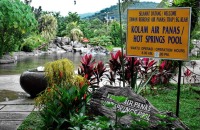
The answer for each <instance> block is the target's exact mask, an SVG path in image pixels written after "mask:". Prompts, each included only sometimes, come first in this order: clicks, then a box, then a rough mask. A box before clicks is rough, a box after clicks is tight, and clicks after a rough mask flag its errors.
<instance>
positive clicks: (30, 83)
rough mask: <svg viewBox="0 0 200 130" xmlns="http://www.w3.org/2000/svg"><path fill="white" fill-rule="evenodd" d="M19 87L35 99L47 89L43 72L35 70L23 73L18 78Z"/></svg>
mask: <svg viewBox="0 0 200 130" xmlns="http://www.w3.org/2000/svg"><path fill="white" fill-rule="evenodd" d="M20 85H21V87H22V89H23V90H24V91H25V92H27V93H28V94H30V95H31V97H36V96H37V95H38V94H39V93H41V92H42V91H44V90H45V89H46V88H47V80H46V79H45V72H44V71H37V70H36V69H35V70H29V71H25V72H23V73H22V74H21V76H20Z"/></svg>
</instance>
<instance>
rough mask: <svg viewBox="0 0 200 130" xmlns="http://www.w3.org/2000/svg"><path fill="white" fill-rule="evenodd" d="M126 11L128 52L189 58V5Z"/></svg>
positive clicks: (181, 58)
mask: <svg viewBox="0 0 200 130" xmlns="http://www.w3.org/2000/svg"><path fill="white" fill-rule="evenodd" d="M127 13H128V19H127V46H126V53H127V56H133V57H152V58H162V59H176V60H189V43H190V21H191V8H168V9H128V11H127Z"/></svg>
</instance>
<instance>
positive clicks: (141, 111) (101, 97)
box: [90, 85, 188, 129]
mask: <svg viewBox="0 0 200 130" xmlns="http://www.w3.org/2000/svg"><path fill="white" fill-rule="evenodd" d="M112 96H123V97H126V98H127V99H126V100H125V101H124V102H121V103H119V102H117V101H116V100H113V98H112ZM105 104H114V107H113V108H108V107H107V106H106V105H105ZM90 106H91V113H92V114H94V115H104V116H106V117H109V118H111V119H112V120H115V119H116V116H115V113H116V111H117V112H123V113H124V112H125V113H127V114H126V115H125V116H123V117H121V118H118V123H120V124H122V125H125V126H130V124H131V122H132V121H133V120H138V117H143V118H144V120H145V121H147V122H149V123H150V126H149V128H150V129H157V128H160V126H158V124H157V123H158V122H166V123H167V124H170V129H176V128H181V129H188V128H187V127H186V126H185V125H184V124H183V123H182V122H181V121H180V120H179V119H176V120H175V121H170V120H168V118H163V119H162V118H159V117H158V116H157V115H165V116H166V117H173V118H176V116H175V115H174V114H172V113H170V112H167V113H162V112H159V111H158V110H157V109H156V108H155V107H154V106H153V105H152V104H151V103H150V102H149V101H148V100H146V99H145V98H143V97H142V96H140V95H137V94H136V93H134V92H133V91H132V90H131V89H130V88H129V87H125V88H122V87H113V86H108V85H105V86H103V87H101V88H99V89H97V90H96V91H95V92H94V93H93V95H92V99H91V101H90ZM130 112H132V113H134V114H135V115H137V116H132V115H131V114H130ZM140 119H141V118H140Z"/></svg>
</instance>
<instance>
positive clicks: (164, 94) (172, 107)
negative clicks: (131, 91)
mask: <svg viewBox="0 0 200 130" xmlns="http://www.w3.org/2000/svg"><path fill="white" fill-rule="evenodd" d="M176 88H177V85H172V86H170V87H168V89H163V90H160V91H159V92H158V94H157V95H154V96H153V95H147V96H145V97H146V98H147V99H148V100H149V101H150V102H151V103H152V104H153V105H154V106H155V107H156V108H157V109H158V110H160V111H172V112H173V113H174V114H175V113H176V98H177V97H176V95H177V90H176ZM195 90H200V86H198V87H197V86H196V87H191V86H188V85H181V94H180V96H181V97H180V111H179V118H180V119H181V120H182V121H183V123H184V124H186V125H187V126H188V127H189V128H190V129H191V130H200V94H197V93H196V92H194V91H195Z"/></svg>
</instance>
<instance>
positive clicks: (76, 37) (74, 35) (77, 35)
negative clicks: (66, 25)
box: [70, 28, 83, 41]
mask: <svg viewBox="0 0 200 130" xmlns="http://www.w3.org/2000/svg"><path fill="white" fill-rule="evenodd" d="M70 38H71V40H72V41H81V39H82V38H83V32H82V31H81V30H80V29H79V28H73V29H72V30H71V31H70Z"/></svg>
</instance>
